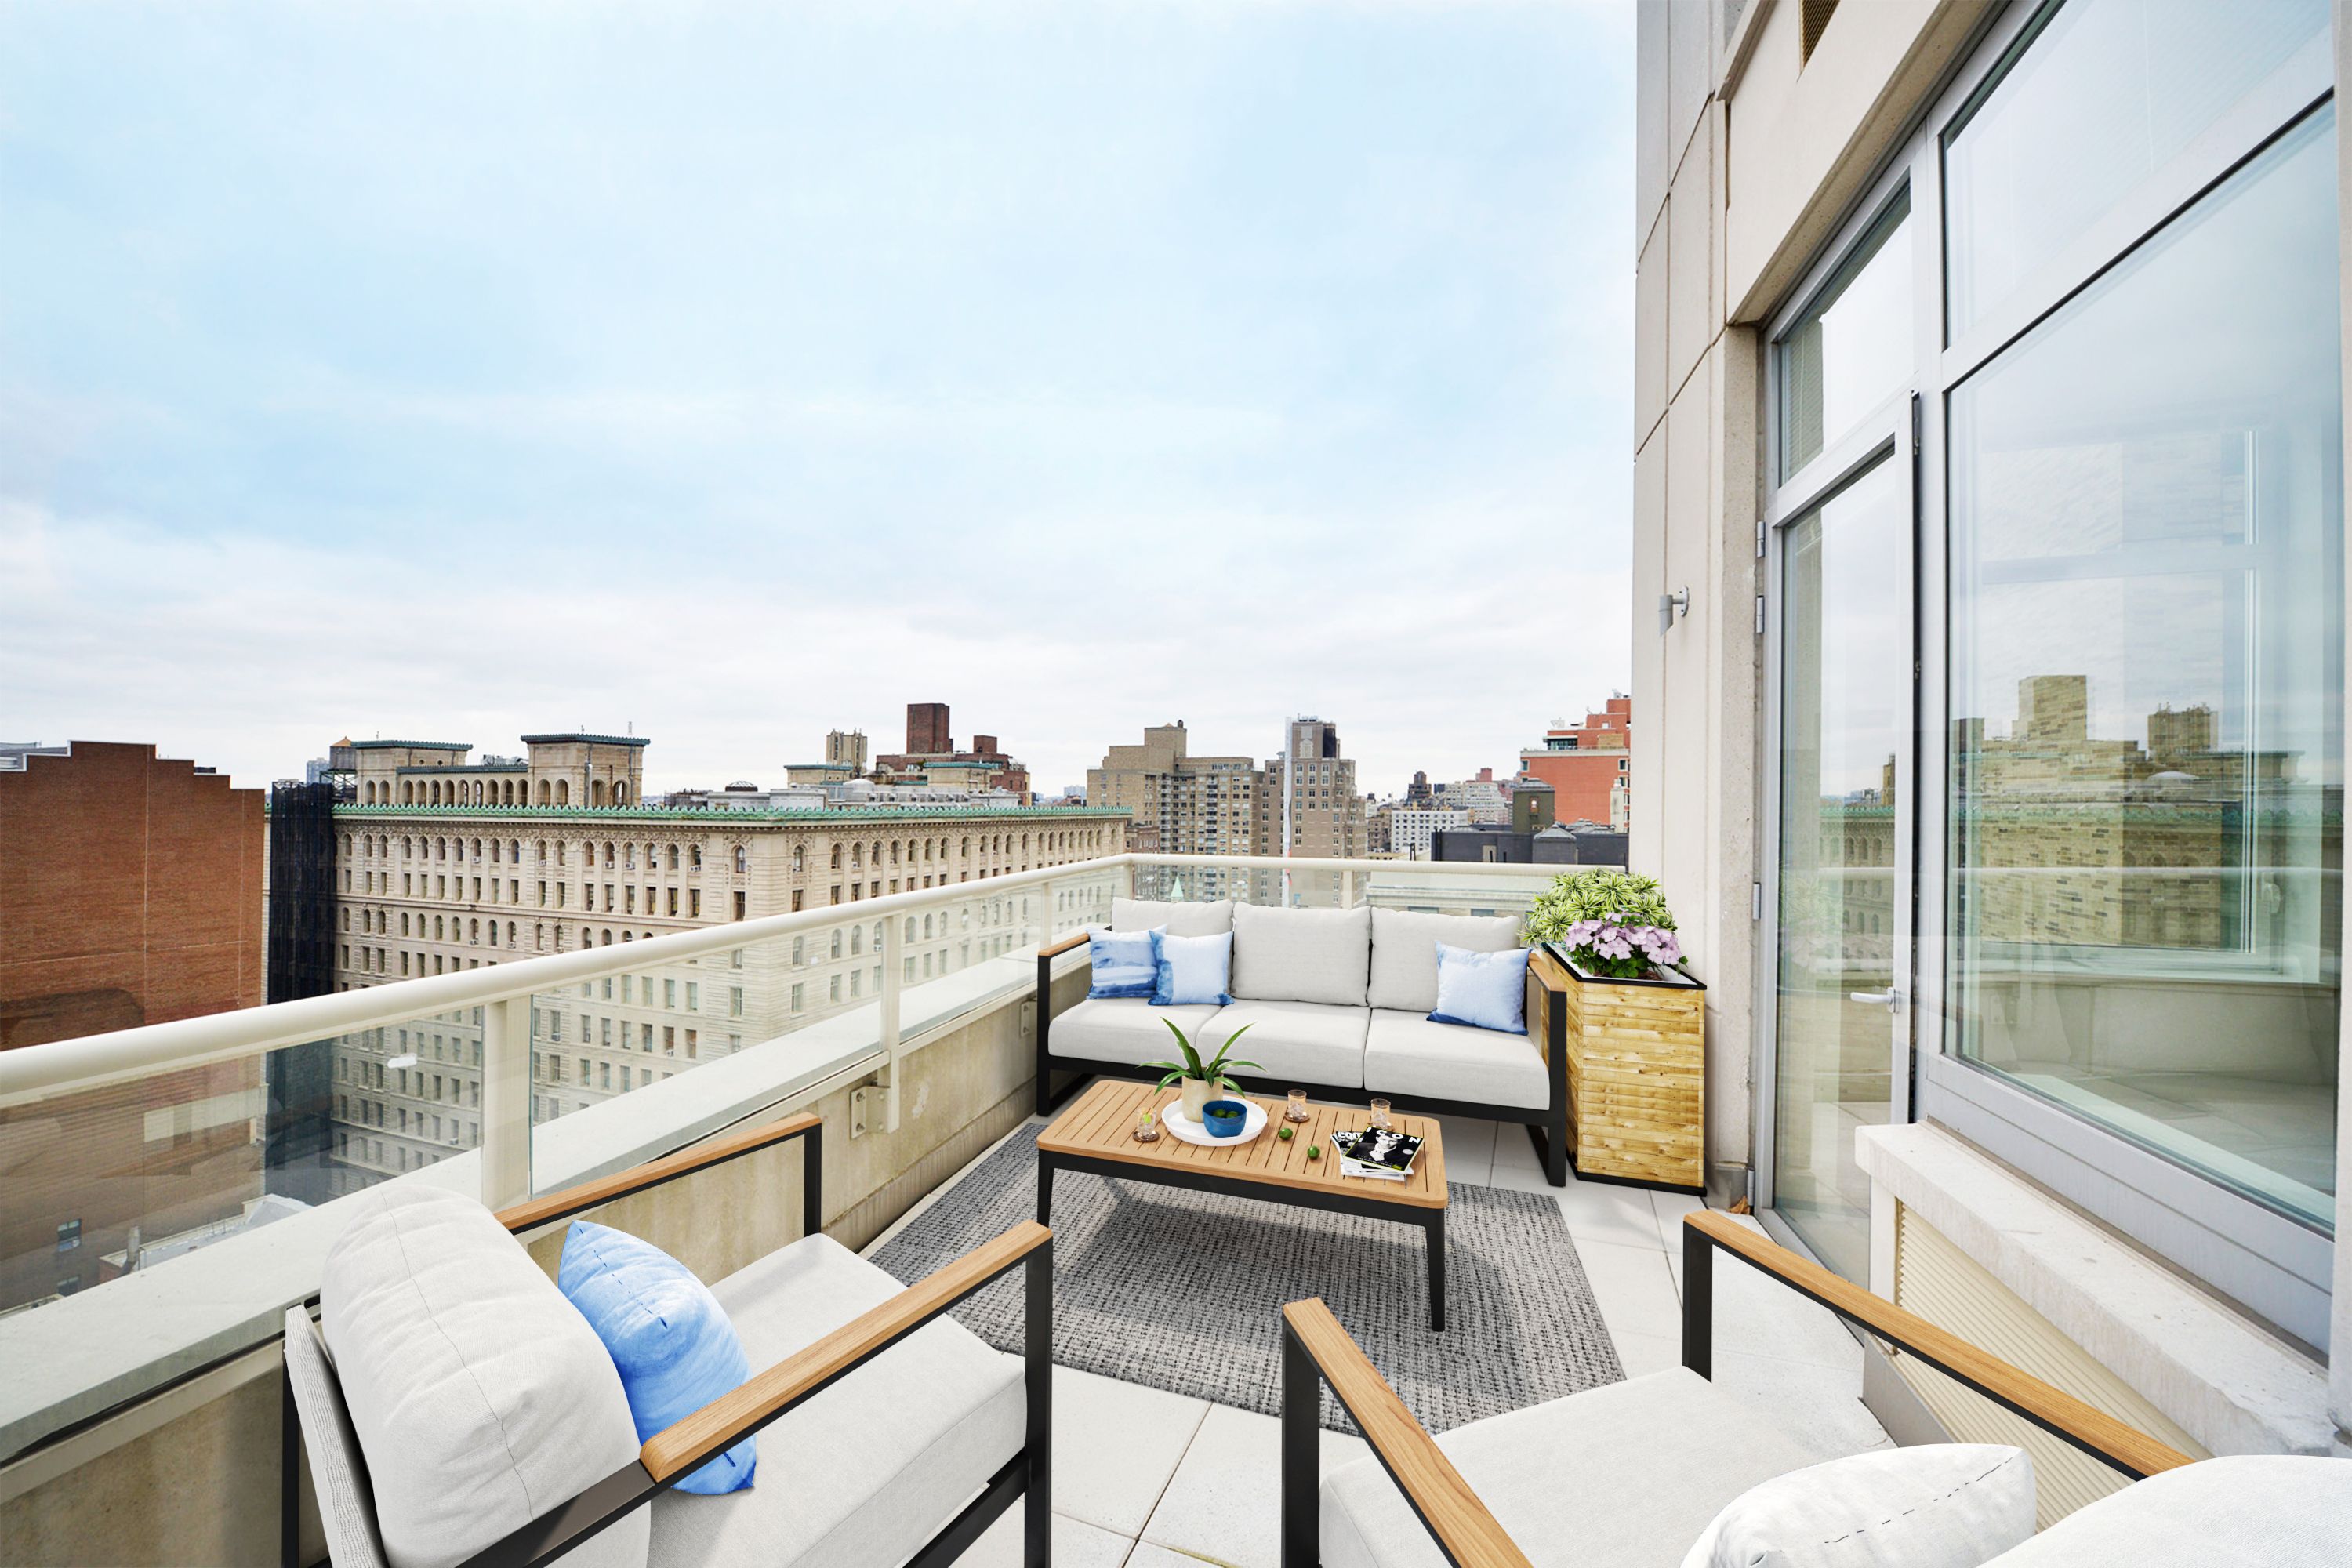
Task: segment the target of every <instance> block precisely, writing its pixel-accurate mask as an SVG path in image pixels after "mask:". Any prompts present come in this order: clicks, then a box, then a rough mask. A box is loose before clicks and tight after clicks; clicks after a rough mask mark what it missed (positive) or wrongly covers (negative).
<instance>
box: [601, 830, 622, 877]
mask: <svg viewBox="0 0 2352 1568" xmlns="http://www.w3.org/2000/svg"><path fill="white" fill-rule="evenodd" d="M620 863H621V861H620V854H619V851H617V850H616V849H615V848H614V847H613V841H612V840H611V839H609V838H607V839H606V840H604V869H606V870H607V871H609V870H611V869H613V868H614V867H615V866H618V865H619V864H620Z"/></svg>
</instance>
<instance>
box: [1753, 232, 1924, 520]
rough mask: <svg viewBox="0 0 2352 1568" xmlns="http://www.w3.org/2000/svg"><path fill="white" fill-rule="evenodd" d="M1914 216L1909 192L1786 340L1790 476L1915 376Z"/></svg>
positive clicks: (1783, 410) (1782, 348) (1785, 473)
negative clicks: (1912, 228) (1910, 220)
mask: <svg viewBox="0 0 2352 1568" xmlns="http://www.w3.org/2000/svg"><path fill="white" fill-rule="evenodd" d="M1910 216H1911V198H1910V194H1909V193H1908V192H1907V191H1906V192H1905V193H1904V194H1903V195H1900V196H1898V197H1897V198H1896V199H1895V203H1894V205H1892V206H1890V207H1889V208H1888V209H1887V211H1886V212H1885V214H1884V215H1883V216H1881V217H1880V218H1879V220H1878V221H1877V222H1876V223H1874V224H1873V225H1872V226H1871V227H1870V229H1869V232H1867V233H1866V234H1864V236H1863V237H1862V239H1861V241H1860V243H1858V244H1857V245H1855V247H1854V252H1853V256H1852V257H1851V258H1848V259H1847V260H1846V262H1845V264H1844V265H1843V266H1842V267H1840V268H1838V270H1837V271H1836V273H1835V274H1833V275H1832V277H1831V279H1830V280H1829V281H1828V282H1827V283H1826V284H1824V285H1822V292H1821V296H1820V298H1818V299H1817V300H1814V301H1813V303H1812V305H1811V307H1810V308H1808V309H1807V310H1806V311H1805V313H1804V315H1803V316H1802V317H1801V318H1800V319H1799V320H1798V321H1797V324H1796V325H1795V326H1793V327H1790V329H1789V331H1788V332H1787V333H1786V334H1785V335H1783V336H1782V337H1781V339H1780V342H1779V345H1778V347H1779V356H1778V357H1779V364H1780V477H1781V478H1782V479H1787V478H1788V477H1789V476H1790V475H1791V474H1793V473H1795V472H1796V471H1797V470H1798V469H1800V468H1803V467H1804V466H1805V465H1806V464H1807V463H1810V462H1811V461H1812V460H1813V459H1814V458H1817V457H1819V456H1821V454H1822V447H1826V446H1828V445H1829V444H1830V443H1831V442H1832V441H1834V440H1836V439H1837V438H1838V437H1841V436H1843V435H1844V434H1845V433H1846V432H1847V431H1849V430H1851V429H1853V427H1854V426H1855V425H1856V424H1858V423H1859V422H1860V421H1861V419H1862V416H1864V415H1865V414H1868V413H1869V412H1870V411H1871V410H1872V409H1873V408H1875V407H1876V406H1878V405H1879V404H1881V403H1883V402H1885V400H1886V398H1887V397H1888V395H1891V394H1892V393H1893V392H1895V389H1896V388H1898V387H1900V386H1902V385H1903V384H1905V383H1906V381H1908V380H1909V379H1910V376H1911V370H1912V361H1913V357H1914V356H1913V353H1912V336H1913V334H1912V331H1911V311H1912V304H1911V301H1912V297H1913V296H1912V277H1911V225H1910V222H1909V219H1910Z"/></svg>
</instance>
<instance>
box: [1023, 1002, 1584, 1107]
mask: <svg viewBox="0 0 2352 1568" xmlns="http://www.w3.org/2000/svg"><path fill="white" fill-rule="evenodd" d="M1057 1027H1058V1026H1057ZM1250 1038H1251V1039H1253V1040H1255V1038H1256V1036H1255V1035H1253V1036H1251V1037H1250ZM1364 1088H1365V1089H1369V1090H1370V1092H1372V1093H1374V1094H1410V1095H1420V1096H1422V1097H1423V1098H1424V1099H1428V1100H1464V1101H1466V1102H1468V1103H1470V1104H1472V1105H1512V1106H1520V1107H1524V1108H1526V1109H1528V1110H1536V1109H1539V1108H1541V1107H1543V1106H1547V1105H1549V1104H1550V1103H1551V1075H1550V1074H1549V1073H1548V1072H1547V1071H1545V1070H1544V1059H1543V1055H1542V1053H1541V1052H1539V1051H1538V1050H1537V1049H1536V1047H1535V1042H1534V1041H1533V1040H1532V1039H1530V1038H1529V1037H1528V1036H1526V1035H1502V1034H1496V1032H1495V1031H1494V1030H1492V1029H1472V1028H1467V1027H1465V1026H1462V1025H1460V1024H1439V1023H1433V1022H1432V1021H1431V1020H1429V1019H1427V1018H1424V1017H1423V1016H1420V1015H1419V1014H1415V1013H1394V1012H1391V1011H1389V1010H1388V1009H1386V1008H1378V1009H1375V1010H1374V1011H1373V1013H1372V1016H1371V1024H1370V1027H1369V1028H1367V1029H1366V1030H1365V1033H1364Z"/></svg>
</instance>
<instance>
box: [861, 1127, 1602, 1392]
mask: <svg viewBox="0 0 2352 1568" xmlns="http://www.w3.org/2000/svg"><path fill="white" fill-rule="evenodd" d="M1038 1131H1040V1127H1039V1124H1037V1123H1034V1122H1032V1123H1031V1124H1029V1125H1028V1126H1026V1127H1024V1128H1023V1129H1022V1130H1021V1131H1018V1132H1016V1133H1015V1134H1014V1135H1013V1137H1012V1138H1010V1139H1008V1140H1006V1142H1003V1144H1002V1145H1000V1146H999V1147H998V1148H997V1149H996V1150H994V1151H993V1152H991V1153H990V1154H989V1155H988V1156H987V1157H986V1158H985V1159H983V1160H982V1161H981V1163H979V1164H978V1165H977V1166H975V1167H974V1168H973V1169H972V1170H971V1171H969V1172H967V1173H965V1175H964V1176H963V1178H962V1179H961V1181H959V1182H958V1183H957V1184H955V1185H954V1186H953V1187H952V1188H950V1189H949V1190H948V1191H947V1192H945V1193H943V1194H940V1196H939V1197H938V1198H937V1199H936V1200H935V1201H934V1202H933V1203H932V1204H931V1205H930V1206H929V1208H928V1209H926V1210H924V1211H923V1212H922V1213H921V1214H919V1215H916V1216H915V1217H914V1218H913V1219H912V1220H910V1221H909V1222H908V1224H907V1225H906V1226H905V1227H904V1228H902V1229H901V1230H900V1231H899V1232H898V1234H897V1235H896V1236H894V1237H891V1238H890V1239H889V1240H887V1242H885V1243H884V1244H883V1245H882V1246H881V1247H879V1248H878V1249H877V1250H876V1251H875V1252H874V1253H873V1254H872V1258H873V1260H874V1262H875V1263H877V1265H879V1266H880V1267H881V1268H884V1269H886V1270H887V1271H888V1272H889V1273H890V1274H891V1275H893V1276H894V1277H896V1278H897V1279H900V1280H902V1281H905V1282H907V1283H909V1284H911V1283H913V1282H914V1281H915V1280H917V1279H921V1278H922V1277H923V1276H924V1275H926V1274H928V1273H929V1272H931V1271H932V1270H933V1269H935V1268H939V1267H940V1266H941V1265H943V1264H945V1263H947V1262H949V1261H950V1260H951V1259H953V1258H957V1257H960V1256H961V1255H962V1254H963V1253H965V1252H967V1251H969V1250H971V1248H972V1247H976V1246H978V1245H979V1244H981V1243H982V1242H983V1241H986V1240H987V1239H989V1238H990V1237H993V1236H995V1235H997V1234H999V1233H1000V1232H1002V1231H1003V1230H1005V1229H1007V1228H1009V1227H1010V1226H1014V1225H1017V1224H1019V1223H1020V1222H1021V1221H1023V1220H1025V1219H1034V1217H1036V1212H1037V1148H1036V1143H1037V1133H1038ZM1053 1214H1054V1359H1055V1361H1056V1362H1059V1363H1062V1364H1063V1365H1065V1366H1072V1367H1077V1368H1081V1369H1083V1370H1085V1371H1087V1372H1095V1373H1102V1374H1103V1375H1105V1376H1107V1377H1115V1378H1118V1379H1119V1380H1121V1381H1122V1382H1126V1383H1136V1384H1144V1385H1146V1386H1149V1387H1152V1388H1160V1389H1165V1390H1167V1391H1168V1392H1170V1393H1171V1394H1187V1395H1190V1396H1192V1397H1194V1398H1198V1399H1207V1400H1213V1401H1215V1402H1217V1403H1219V1404H1222V1405H1238V1406H1240V1407H1242V1408H1243V1409H1245V1410H1255V1411H1260V1412H1262V1413H1264V1414H1265V1415H1279V1414H1280V1412H1281V1398H1282V1375H1281V1372H1282V1320H1281V1309H1282V1304H1283V1303H1284V1302H1286V1301H1293V1300H1299V1299H1301V1298H1303V1297H1308V1296H1320V1297H1321V1298H1322V1299H1323V1300H1324V1301H1325V1302H1326V1303H1328V1305H1329V1307H1330V1308H1331V1310H1332V1311H1333V1312H1334V1313H1335V1314H1337V1315H1338V1317H1339V1321H1340V1323H1341V1324H1342V1325H1343V1326H1344V1327H1345V1328H1346V1329H1347V1330H1348V1331H1349V1333H1350V1334H1352V1335H1353V1336H1354V1337H1355V1340H1356V1342H1357V1343H1358V1344H1360V1345H1361V1346H1362V1347H1363V1348H1364V1352H1365V1353H1366V1354H1367V1355H1369V1356H1370V1358H1371V1361H1372V1364H1373V1365H1374V1366H1376V1367H1378V1368H1379V1369H1380V1371H1381V1375H1383V1376H1385V1377H1386V1378H1387V1379H1388V1380H1389V1383H1390V1384H1391V1386H1392V1387H1393V1388H1395V1389H1396V1391H1397V1393H1398V1394H1399V1395H1400V1396H1402V1399H1403V1400H1404V1403H1405V1405H1406V1407H1407V1408H1408V1409H1410V1410H1411V1411H1412V1413H1413V1415H1414V1416H1415V1417H1416V1418H1417V1419H1419V1421H1420V1422H1421V1424H1422V1425H1423V1426H1424V1427H1426V1428H1428V1429H1429V1430H1430V1431H1432V1432H1443V1431H1445V1430H1447V1429H1448V1428H1450V1427H1454V1426H1461V1425H1462V1424H1463V1423H1465V1422H1467V1421H1475V1420H1479V1419H1482V1418H1484V1417H1486V1416H1489V1415H1502V1414H1504V1413H1506V1412H1507V1411H1512V1410H1519V1409H1524V1408H1525V1407H1527V1406H1528V1405H1538V1404H1541V1403H1542V1402H1544V1401H1545V1400H1548V1399H1558V1398H1560V1397H1562V1396H1563V1395H1566V1394H1575V1393H1578V1392H1580V1391H1581V1390H1583V1389H1587V1388H1592V1387H1595V1386H1597V1385H1599V1384H1608V1383H1616V1382H1619V1381H1621V1380H1622V1378H1623V1377H1624V1375H1625V1373H1624V1369H1623V1368H1622V1366H1621V1365H1620V1364H1619V1363H1618V1360H1617V1352H1616V1348H1615V1346H1613V1345H1612V1343H1611V1342H1610V1339H1609V1333H1608V1331H1607V1329H1606V1328H1605V1327H1604V1326H1603V1325H1602V1323H1601V1307H1600V1304H1599V1303H1598V1302H1597V1301H1595V1300H1594V1299H1593V1295H1592V1287H1591V1284H1590V1283H1589V1282H1588V1281H1587V1280H1586V1279H1585V1276H1584V1266H1583V1264H1582V1263H1581V1262H1580V1260H1579V1259H1578V1258H1577V1255H1576V1246H1575V1243H1574V1242H1572V1241H1571V1240H1570V1238H1569V1234H1568V1225H1567V1222H1566V1221H1565V1220H1564V1219H1563V1218H1562V1217H1561V1215H1560V1212H1559V1205H1556V1204H1554V1203H1553V1202H1552V1201H1551V1199H1550V1198H1549V1196H1546V1195H1543V1194H1535V1193H1520V1192H1512V1191H1508V1190H1507V1189H1504V1188H1499V1187H1484V1186H1469V1185H1457V1186H1455V1187H1454V1189H1453V1191H1452V1193H1451V1194H1450V1205H1449V1207H1448V1209H1447V1211H1446V1222H1445V1234H1446V1242H1447V1250H1446V1287H1447V1289H1446V1306H1445V1310H1446V1324H1447V1326H1446V1328H1445V1330H1444V1332H1442V1333H1433V1332H1431V1331H1430V1328H1429V1306H1428V1303H1429V1295H1428V1273H1427V1265H1426V1257H1427V1255H1426V1253H1425V1252H1424V1251H1423V1233H1422V1230H1421V1227H1420V1226H1417V1225H1408V1224H1398V1223H1395V1222H1393V1221H1383V1220H1373V1219H1359V1218H1356V1217H1354V1216H1353V1215H1338V1214H1327V1213H1323V1212H1320V1211H1318V1210H1314V1209H1306V1208H1297V1207H1293V1206H1291V1205H1286V1204H1276V1203H1269V1202H1265V1201H1261V1200H1255V1199H1244V1198H1230V1197H1223V1196H1221V1195H1218V1194H1209V1193H1193V1192H1185V1191H1183V1190H1181V1189H1179V1188H1175V1187H1168V1186H1161V1185H1159V1184H1152V1183H1146V1182H1136V1181H1124V1180H1112V1179H1106V1178H1104V1177H1100V1176H1094V1175H1087V1174H1083V1173H1076V1172H1069V1171H1066V1172H1064V1173H1062V1174H1061V1175H1060V1176H1059V1177H1058V1178H1057V1179H1056V1184H1055V1192H1054V1209H1053ZM1023 1280H1024V1271H1022V1270H1019V1269H1015V1270H1013V1272H1012V1273H1010V1274H1007V1275H1006V1276H1004V1277H1003V1279H998V1280H997V1281H996V1282H995V1283H993V1284H992V1285H990V1286H989V1287H988V1288H987V1289H983V1290H982V1291H980V1292H979V1293H978V1294H977V1295H975V1296H973V1297H972V1298H971V1299H970V1300H967V1301H965V1302H964V1303H963V1304H962V1305H961V1306H959V1307H958V1308H956V1309H955V1312H954V1316H955V1318H956V1319H957V1321H960V1322H961V1323H962V1324H963V1325H964V1326H965V1327H966V1328H968V1329H970V1330H971V1331H973V1332H974V1333H976V1334H978V1335H979V1336H980V1337H981V1338H982V1339H983V1340H985V1341H986V1342H988V1343H990V1344H991V1345H993V1346H995V1347H996V1348H997V1349H998V1350H1001V1351H1005V1352H1010V1353H1013V1354H1015V1355H1018V1354H1019V1353H1021V1349H1022V1344H1023V1322H1024V1320H1023V1300H1024V1286H1023ZM1323 1424H1324V1425H1325V1426H1329V1427H1332V1428H1334V1429H1335V1430H1339V1431H1349V1430H1352V1429H1353V1424H1352V1423H1350V1422H1349V1420H1348V1419H1347V1417H1346V1414H1345V1413H1344V1412H1343V1411H1341V1410H1340V1409H1339V1406H1338V1405H1337V1403H1336V1402H1335V1401H1334V1400H1333V1399H1332V1398H1331V1395H1330V1391H1329V1390H1328V1388H1327V1389H1326V1390H1325V1391H1324V1406H1323Z"/></svg>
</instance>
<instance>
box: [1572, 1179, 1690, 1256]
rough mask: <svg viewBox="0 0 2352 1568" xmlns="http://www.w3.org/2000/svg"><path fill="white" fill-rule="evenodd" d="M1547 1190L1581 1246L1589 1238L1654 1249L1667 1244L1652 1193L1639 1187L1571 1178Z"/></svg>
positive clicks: (1608, 1242)
mask: <svg viewBox="0 0 2352 1568" xmlns="http://www.w3.org/2000/svg"><path fill="white" fill-rule="evenodd" d="M1545 1191H1547V1192H1549V1193H1551V1194H1552V1195H1553V1196H1554V1197H1556V1198H1557V1199H1558V1200H1559V1211H1560V1213H1561V1214H1563V1215H1566V1216H1567V1218H1568V1234H1569V1235H1570V1236H1572V1237H1576V1240H1577V1245H1578V1246H1580V1247H1581V1246H1582V1245H1583V1244H1584V1243H1586V1242H1588V1241H1598V1242H1605V1243H1607V1244H1608V1245H1609V1246H1612V1247H1646V1248H1648V1249H1649V1250H1650V1251H1652V1252H1658V1251H1662V1250H1663V1249H1664V1247H1665V1243H1664V1240H1662V1239H1661V1238H1660V1237H1659V1234H1658V1211H1657V1210H1655V1209H1654V1208H1652V1207H1651V1206H1650V1194H1648V1193H1646V1192H1643V1190H1642V1189H1641V1188H1639V1187H1620V1186H1613V1185H1611V1184H1608V1183H1606V1182H1580V1181H1577V1180H1575V1179H1574V1178H1573V1177H1571V1178H1570V1181H1569V1184H1568V1185H1566V1186H1564V1187H1549V1188H1546V1189H1545Z"/></svg>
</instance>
